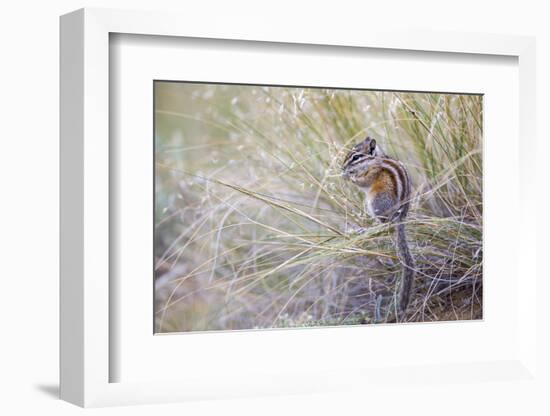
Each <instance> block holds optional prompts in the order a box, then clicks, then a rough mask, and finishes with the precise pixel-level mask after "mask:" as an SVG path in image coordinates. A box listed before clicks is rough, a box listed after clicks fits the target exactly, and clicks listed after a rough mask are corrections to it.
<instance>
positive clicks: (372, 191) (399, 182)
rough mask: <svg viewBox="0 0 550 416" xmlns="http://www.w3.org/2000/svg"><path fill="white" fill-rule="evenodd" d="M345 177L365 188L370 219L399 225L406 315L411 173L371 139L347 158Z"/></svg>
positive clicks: (402, 306)
mask: <svg viewBox="0 0 550 416" xmlns="http://www.w3.org/2000/svg"><path fill="white" fill-rule="evenodd" d="M342 176H343V177H344V178H346V179H348V180H350V181H351V182H353V183H354V184H355V185H357V186H358V187H359V188H361V189H363V191H364V192H365V205H366V210H367V213H368V214H369V216H371V217H373V218H376V219H377V220H379V221H381V222H384V223H385V222H392V223H394V224H395V233H396V239H397V244H396V251H397V254H398V256H399V259H400V261H401V263H402V264H403V274H402V278H401V286H400V289H399V299H398V305H399V311H400V314H401V315H403V314H404V313H405V312H406V310H407V306H408V304H409V301H410V297H411V293H412V290H413V283H414V275H415V272H414V268H415V266H414V259H413V257H412V255H411V252H410V250H409V246H408V243H407V236H406V233H405V224H404V223H403V221H404V220H405V218H406V217H407V214H408V212H409V204H410V202H409V201H410V197H411V192H412V189H411V188H412V184H411V179H410V176H409V173H408V172H407V169H406V168H405V166H404V165H403V164H402V163H401V162H399V161H398V160H395V159H392V158H390V157H388V156H386V154H385V153H384V152H383V151H382V150H381V149H380V148H379V146H377V145H376V141H375V140H374V139H371V138H370V137H367V138H366V139H365V140H363V141H362V142H360V143H358V144H357V145H355V146H354V147H353V149H352V150H351V151H350V152H349V153H348V155H347V156H346V158H345V159H344V163H343V166H342Z"/></svg>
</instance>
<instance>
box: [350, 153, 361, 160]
mask: <svg viewBox="0 0 550 416" xmlns="http://www.w3.org/2000/svg"><path fill="white" fill-rule="evenodd" d="M360 157H361V154H359V153H355V154H354V155H353V156H352V157H351V162H355V161H356V160H357V159H359V158H360Z"/></svg>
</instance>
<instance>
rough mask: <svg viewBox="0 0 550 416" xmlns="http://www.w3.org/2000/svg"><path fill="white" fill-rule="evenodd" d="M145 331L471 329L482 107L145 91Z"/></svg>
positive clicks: (282, 91)
mask: <svg viewBox="0 0 550 416" xmlns="http://www.w3.org/2000/svg"><path fill="white" fill-rule="evenodd" d="M153 111H154V138H153V140H154V158H155V161H154V163H155V165H154V166H155V167H154V175H155V189H154V204H155V206H154V212H155V218H154V227H155V229H154V238H155V242H154V254H153V255H154V303H155V308H154V309H155V332H156V333H172V332H189V331H215V330H226V331H227V330H251V329H272V328H303V327H323V326H341V325H375V324H389V323H408V322H433V321H458V320H461V321H462V320H476V319H482V309H483V308H482V306H483V284H482V283H483V282H482V277H483V267H482V262H483V221H482V218H483V164H482V161H483V152H482V150H483V97H482V96H481V95H474V94H458V93H439V92H399V91H379V90H359V89H335V88H317V87H315V88H312V87H298V86H265V85H236V84H222V83H218V84H213V83H211V84H209V83H193V82H179V81H178V82H175V81H155V82H154V109H153Z"/></svg>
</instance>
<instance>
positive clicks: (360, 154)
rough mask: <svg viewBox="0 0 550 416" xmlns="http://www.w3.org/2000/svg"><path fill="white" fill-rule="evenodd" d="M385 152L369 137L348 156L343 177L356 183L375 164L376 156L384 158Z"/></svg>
mask: <svg viewBox="0 0 550 416" xmlns="http://www.w3.org/2000/svg"><path fill="white" fill-rule="evenodd" d="M383 155H384V152H382V150H381V149H380V147H379V146H377V145H376V140H374V139H372V138H370V137H368V136H367V138H366V139H365V140H363V141H362V142H360V143H357V144H356V145H355V146H353V148H352V149H351V151H350V152H349V153H348V154H347V155H346V157H345V159H344V163H343V164H342V176H343V177H344V178H346V179H349V180H351V181H352V182H356V180H357V178H358V176H359V175H361V174H362V173H365V172H366V171H367V169H368V168H369V167H370V166H371V165H372V164H373V162H375V160H376V156H383Z"/></svg>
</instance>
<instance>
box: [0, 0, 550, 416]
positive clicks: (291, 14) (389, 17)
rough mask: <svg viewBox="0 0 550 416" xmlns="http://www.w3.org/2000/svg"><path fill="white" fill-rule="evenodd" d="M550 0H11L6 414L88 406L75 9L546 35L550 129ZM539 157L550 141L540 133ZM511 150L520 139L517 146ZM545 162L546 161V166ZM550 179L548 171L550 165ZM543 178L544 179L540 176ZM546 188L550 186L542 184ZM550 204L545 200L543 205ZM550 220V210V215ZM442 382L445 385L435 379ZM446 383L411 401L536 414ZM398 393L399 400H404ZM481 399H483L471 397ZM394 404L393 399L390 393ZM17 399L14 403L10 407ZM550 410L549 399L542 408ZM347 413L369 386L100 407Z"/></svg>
mask: <svg viewBox="0 0 550 416" xmlns="http://www.w3.org/2000/svg"><path fill="white" fill-rule="evenodd" d="M544 3H545V2H543V1H540V2H538V1H530V0H523V1H513V2H510V1H485V2H482V1H479V0H477V1H476V0H473V1H472V0H462V1H456V0H455V1H452V2H444V1H425V0H415V1H410V0H409V1H405V0H404V1H384V0H378V1H369V2H366V1H355V2H353V1H346V0H339V1H326V2H324V1H323V2H321V1H316V2H306V1H302V2H299V1H298V0H293V1H283V0H278V1H274V0H271V1H269V2H266V1H263V2H262V1H256V2H253V1H249V2H245V1H237V0H231V1H226V2H223V1H209V0H200V1H197V2H189V1H187V2H186V1H181V0H180V1H168V0H164V1H163V0H156V1H152V0H148V1H147V0H135V1H130V0H112V1H99V0H88V1H87V2H82V1H68V0H50V1H36V0H35V1H31V0H27V1H25V0H20V1H15V0H12V1H11V2H4V3H3V4H2V6H1V9H0V10H1V11H0V31H1V37H0V39H1V45H2V47H1V49H0V73H1V75H2V76H1V77H0V82H1V84H0V127H1V128H0V137H1V143H2V147H1V148H0V173H1V176H0V178H1V191H2V199H1V202H0V210H1V212H0V235H1V237H2V238H1V240H0V241H1V244H2V246H1V247H0V253H1V254H0V259H1V263H2V264H1V266H2V267H1V268H0V278H1V281H2V285H1V286H0V288H1V289H0V290H1V292H0V293H1V295H0V299H1V300H0V308H1V309H0V316H1V317H2V320H1V322H2V339H3V340H2V342H1V343H0V385H1V386H0V409H2V410H3V411H2V413H3V414H19V413H28V412H27V411H29V412H30V411H32V410H34V411H42V412H46V413H52V414H73V413H77V412H80V409H78V408H76V407H73V406H71V405H68V404H66V403H63V402H60V401H58V400H56V399H55V398H54V396H55V395H56V394H57V375H58V373H57V371H58V370H57V367H58V358H57V355H58V352H57V348H58V325H57V320H58V305H57V302H58V276H57V275H58V116H59V115H58V84H59V82H58V60H59V48H58V16H59V15H61V14H64V13H66V12H69V11H72V10H74V9H77V8H80V7H84V6H88V7H90V6H92V7H116V8H133V9H162V10H180V11H184V12H187V13H201V14H208V13H220V14H223V15H227V18H228V19H230V18H231V17H230V16H231V15H232V14H235V13H239V14H242V13H245V14H247V15H250V16H251V17H250V18H253V19H275V21H280V22H281V28H282V30H284V27H285V26H286V25H289V24H291V25H299V26H302V27H303V28H304V30H307V25H308V21H309V20H311V19H315V20H317V21H319V20H322V21H325V22H326V27H327V31H328V32H331V31H338V28H339V27H341V26H342V25H359V26H361V25H364V26H365V27H368V26H369V24H374V23H376V24H380V23H381V22H382V23H383V22H385V21H388V22H390V23H391V24H392V25H404V26H407V27H422V28H426V27H427V28H433V29H439V30H453V31H454V30H456V31H474V32H490V33H511V34H524V35H536V36H537V42H538V90H539V96H538V115H539V116H538V133H539V137H550V134H549V133H550V129H549V128H548V123H546V120H545V119H546V117H548V116H547V115H548V114H550V105H549V103H548V102H549V101H548V99H547V96H548V93H550V89H549V82H550V29H549V26H548V17H549V13H548V12H547V11H546V10H545V9H544ZM540 143H541V147H540V148H539V149H538V150H537V155H538V157H539V161H540V165H543V166H545V165H547V163H545V161H544V157H545V156H544V155H545V154H547V152H548V151H549V145H548V140H546V141H545V142H543V141H542V140H540ZM512 151H513V150H512ZM540 165H539V166H540ZM541 174H544V175H545V176H546V179H548V173H547V172H546V171H545V172H542V170H541ZM542 184H543V182H541V185H542ZM541 189H548V187H547V186H546V188H542V187H541ZM539 210H540V211H539V212H540V213H542V212H543V208H542V207H540V208H539ZM545 221H546V220H545ZM547 225H548V222H547V221H546V222H545V226H546V229H548V228H547ZM434 388H435V390H439V389H438V388H436V387H434ZM440 393H441V392H439V393H436V392H419V394H418V395H416V397H418V400H419V401H418V403H414V404H413V405H412V409H411V410H413V409H416V410H417V411H418V410H419V411H421V412H422V413H424V414H431V413H441V412H445V413H446V414H470V413H471V412H473V413H474V414H481V412H484V411H486V412H489V411H491V413H495V414H497V412H499V413H500V414H503V413H504V414H506V412H507V411H510V412H511V413H512V414H514V413H520V411H521V412H522V413H525V414H536V413H535V409H533V408H532V405H533V404H532V403H529V402H523V403H519V402H518V401H517V400H515V399H514V395H513V394H506V393H505V392H504V391H503V394H502V400H500V401H497V402H491V403H488V402H487V401H484V400H483V397H479V396H476V395H475V393H474V394H472V395H471V396H469V397H455V398H454V399H453V400H452V401H450V402H449V406H448V407H447V408H445V409H441V408H434V407H432V406H430V401H431V399H430V396H431V395H432V394H440ZM398 400H399V399H398ZM472 400H474V401H475V400H479V402H478V403H477V404H473V403H472ZM388 406H389V409H388V410H390V409H391V402H388ZM8 408H10V409H11V411H7V409H8ZM539 410H541V409H539ZM152 411H154V412H156V413H159V414H176V413H177V414H192V415H199V414H220V413H221V414H258V413H259V414H280V413H289V414H296V413H298V412H300V411H301V412H302V413H304V414H314V413H317V414H343V413H352V412H353V413H358V412H359V413H360V414H362V413H369V406H368V392H365V396H364V397H353V396H347V395H345V394H334V395H325V396H322V397H293V398H270V399H256V400H235V401H225V402H222V401H218V402H213V403H191V404H182V405H165V406H160V407H155V408H154V409H153V408H151V407H149V406H146V407H139V408H118V409H102V410H99V411H97V412H98V413H100V414H136V413H137V414H148V413H149V412H152Z"/></svg>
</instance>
